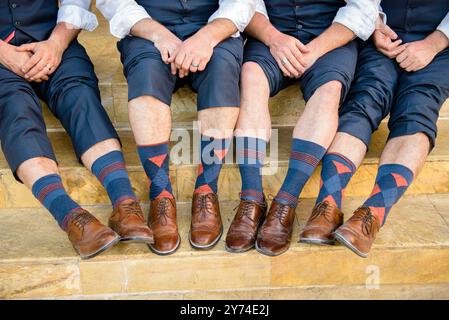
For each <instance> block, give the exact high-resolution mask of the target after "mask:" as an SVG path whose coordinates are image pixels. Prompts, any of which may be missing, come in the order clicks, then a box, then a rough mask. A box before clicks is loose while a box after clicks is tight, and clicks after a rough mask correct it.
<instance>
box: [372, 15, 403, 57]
mask: <svg viewBox="0 0 449 320" xmlns="http://www.w3.org/2000/svg"><path fill="white" fill-rule="evenodd" d="M373 42H374V45H375V46H376V48H377V50H379V51H380V52H381V53H383V54H384V55H386V56H387V57H388V58H390V59H395V58H396V57H397V56H398V55H399V54H401V53H402V52H403V51H404V50H405V48H404V47H403V46H401V43H402V40H400V39H398V35H397V34H396V32H394V31H393V30H392V29H391V28H390V27H389V26H387V25H386V24H384V23H383V22H381V23H378V25H377V28H376V30H375V31H374V33H373Z"/></svg>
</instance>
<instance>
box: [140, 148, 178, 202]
mask: <svg viewBox="0 0 449 320" xmlns="http://www.w3.org/2000/svg"><path fill="white" fill-rule="evenodd" d="M168 149H169V147H168V142H163V143H159V144H155V145H148V146H138V152H139V156H140V161H141V162H142V165H143V167H144V169H145V172H146V174H147V176H148V179H149V180H150V200H154V199H156V198H161V197H164V198H174V196H173V191H172V186H171V182H170V174H169V162H170V157H169V154H168Z"/></svg>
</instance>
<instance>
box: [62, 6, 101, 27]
mask: <svg viewBox="0 0 449 320" xmlns="http://www.w3.org/2000/svg"><path fill="white" fill-rule="evenodd" d="M57 21H58V23H60V22H66V23H69V24H71V25H74V26H75V27H77V28H79V29H84V30H87V31H94V30H95V29H96V28H97V27H98V20H97V16H96V15H95V14H93V13H92V12H90V11H89V10H86V9H83V8H80V7H78V6H75V5H63V6H61V7H60V8H59V11H58V20H57Z"/></svg>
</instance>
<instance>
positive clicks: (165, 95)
mask: <svg viewBox="0 0 449 320" xmlns="http://www.w3.org/2000/svg"><path fill="white" fill-rule="evenodd" d="M118 49H119V51H120V53H121V60H122V63H123V67H124V73H125V76H126V79H127V81H128V100H130V101H131V100H133V99H135V98H138V97H141V96H152V97H154V98H156V99H158V100H160V101H162V102H163V103H165V104H167V105H170V104H171V99H172V95H173V92H174V91H176V89H177V88H179V87H180V86H181V85H183V84H189V85H190V87H191V88H192V89H193V90H194V91H195V92H197V93H198V103H197V107H198V110H203V109H206V108H213V107H238V106H240V89H239V83H240V71H241V66H242V60H243V39H242V38H241V37H239V38H229V39H227V40H224V41H223V42H221V43H220V44H219V45H218V46H216V47H215V48H214V52H213V55H212V58H211V60H210V61H209V63H208V64H207V66H206V69H205V70H204V71H202V72H195V73H190V74H189V76H188V77H187V78H185V79H179V78H178V77H177V76H174V75H172V74H171V71H170V65H167V64H165V63H164V62H163V61H162V58H161V55H160V53H159V50H158V49H157V48H156V47H155V46H154V44H153V42H151V41H148V40H145V39H142V38H138V37H126V38H125V39H123V40H121V41H120V42H119V43H118Z"/></svg>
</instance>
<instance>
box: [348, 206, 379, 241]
mask: <svg viewBox="0 0 449 320" xmlns="http://www.w3.org/2000/svg"><path fill="white" fill-rule="evenodd" d="M353 219H354V220H355V221H361V222H362V231H363V232H364V233H365V234H366V235H367V236H370V235H371V232H372V230H373V225H374V220H375V216H374V215H373V213H372V212H371V210H366V211H365V210H358V212H357V214H355V215H354V217H353Z"/></svg>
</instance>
